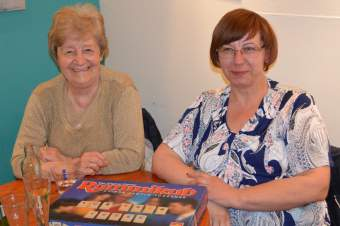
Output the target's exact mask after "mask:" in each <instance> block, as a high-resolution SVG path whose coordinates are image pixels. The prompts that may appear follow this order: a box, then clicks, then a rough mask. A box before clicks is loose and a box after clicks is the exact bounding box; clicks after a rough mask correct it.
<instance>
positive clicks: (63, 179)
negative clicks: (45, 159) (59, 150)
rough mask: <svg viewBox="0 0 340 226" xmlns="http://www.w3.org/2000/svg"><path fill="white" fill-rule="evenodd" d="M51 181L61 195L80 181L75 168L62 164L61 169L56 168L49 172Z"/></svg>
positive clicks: (68, 164)
mask: <svg viewBox="0 0 340 226" xmlns="http://www.w3.org/2000/svg"><path fill="white" fill-rule="evenodd" d="M50 176H51V179H52V180H53V181H54V182H55V184H56V187H57V190H58V193H59V194H62V193H64V192H65V191H66V190H67V189H69V188H70V187H71V186H72V185H73V184H74V183H75V182H76V180H77V179H81V178H82V176H81V175H80V174H79V172H78V169H77V166H76V165H74V164H72V163H71V162H69V163H64V164H63V166H62V167H56V168H54V169H52V170H51V171H50Z"/></svg>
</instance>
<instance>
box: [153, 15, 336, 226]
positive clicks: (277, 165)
mask: <svg viewBox="0 0 340 226" xmlns="http://www.w3.org/2000/svg"><path fill="white" fill-rule="evenodd" d="M277 52H278V47H277V39H276V37H275V34H274V32H273V30H272V28H271V26H270V25H269V23H268V22H267V21H266V19H264V18H263V17H261V16H260V15H258V14H256V13H255V12H252V11H249V10H246V9H236V10H233V11H231V12H228V13H227V14H225V15H224V16H223V17H222V19H221V20H220V21H219V23H218V24H217V26H216V27H215V30H214V32H213V36H212V42H211V48H210V58H211V61H212V63H213V64H214V65H215V66H216V67H218V68H220V69H221V70H222V72H223V74H224V76H225V78H226V79H227V80H228V81H229V84H228V85H227V86H226V87H225V88H223V89H221V90H212V91H207V92H203V93H202V94H201V95H200V96H199V97H198V98H197V99H196V101H195V102H194V103H193V104H192V105H191V106H190V107H189V108H187V109H186V110H185V111H184V113H183V115H182V117H181V118H180V120H179V122H178V124H177V125H176V126H175V127H174V128H173V130H172V131H171V132H170V134H169V135H168V136H167V137H166V139H165V140H164V141H163V144H161V146H160V147H159V148H158V149H157V151H156V153H155V155H154V157H153V172H154V173H156V174H157V175H158V176H159V177H161V178H163V179H165V180H167V181H168V182H172V183H181V184H198V185H202V186H205V187H206V188H207V190H208V198H209V202H208V209H209V214H210V218H211V225H212V226H217V225H218V226H224V225H229V224H231V225H240V226H241V225H242V226H244V225H252V226H253V225H327V224H328V212H327V206H326V203H325V201H324V199H325V197H326V195H327V191H328V186H329V177H330V175H329V174H330V172H329V159H328V137H327V132H326V128H325V124H324V122H323V120H322V117H321V115H320V113H319V111H318V109H317V107H316V105H315V102H314V99H313V97H312V96H311V95H310V94H308V93H307V92H305V91H303V90H300V89H292V88H288V87H285V86H283V85H281V84H280V83H278V82H276V81H274V80H271V79H269V78H267V77H266V72H267V71H268V70H269V68H270V67H271V66H272V64H273V63H274V62H275V60H276V58H277Z"/></svg>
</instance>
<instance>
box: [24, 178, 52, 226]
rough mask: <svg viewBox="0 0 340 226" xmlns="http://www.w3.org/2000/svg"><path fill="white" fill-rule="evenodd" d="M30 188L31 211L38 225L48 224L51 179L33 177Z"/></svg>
mask: <svg viewBox="0 0 340 226" xmlns="http://www.w3.org/2000/svg"><path fill="white" fill-rule="evenodd" d="M31 188H32V189H31V190H30V191H28V194H29V196H30V198H31V202H32V207H33V212H34V216H35V220H36V224H37V225H38V226H47V225H48V219H49V218H48V216H49V209H50V192H51V181H50V179H49V178H42V177H41V178H35V179H34V180H33V181H32V187H31Z"/></svg>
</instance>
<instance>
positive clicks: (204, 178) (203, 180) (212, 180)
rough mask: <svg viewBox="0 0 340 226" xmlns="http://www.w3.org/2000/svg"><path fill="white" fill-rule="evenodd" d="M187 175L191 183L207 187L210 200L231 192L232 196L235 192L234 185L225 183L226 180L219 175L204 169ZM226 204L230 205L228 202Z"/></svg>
mask: <svg viewBox="0 0 340 226" xmlns="http://www.w3.org/2000/svg"><path fill="white" fill-rule="evenodd" d="M187 176H188V177H189V178H190V180H191V181H190V182H189V183H190V184H197V185H201V186H204V187H206V188H207V191H208V197H209V200H213V201H217V200H220V199H221V196H225V195H226V194H230V196H231V198H232V196H233V193H234V192H235V189H234V188H233V187H231V186H230V185H228V184H226V183H224V181H223V180H222V179H220V178H218V177H217V176H210V175H209V174H207V173H205V172H202V171H193V172H189V173H187ZM226 200H228V199H226ZM229 200H231V199H229ZM225 206H228V204H227V203H226V205H225Z"/></svg>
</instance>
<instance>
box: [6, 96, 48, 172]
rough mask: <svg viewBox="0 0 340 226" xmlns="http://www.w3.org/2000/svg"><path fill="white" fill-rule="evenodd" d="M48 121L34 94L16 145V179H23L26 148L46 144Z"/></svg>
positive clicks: (14, 153)
mask: <svg viewBox="0 0 340 226" xmlns="http://www.w3.org/2000/svg"><path fill="white" fill-rule="evenodd" d="M46 134H47V120H46V115H45V112H44V109H43V107H42V105H41V103H40V101H39V98H38V96H37V95H35V94H34V93H33V94H32V95H31V96H30V98H29V100H28V102H27V105H26V108H25V112H24V116H23V119H22V122H21V125H20V128H19V132H18V135H17V139H16V142H15V145H14V149H13V153H12V159H11V165H12V170H13V173H14V175H15V176H16V177H18V178H21V177H22V173H21V164H22V161H23V159H24V157H25V153H24V146H25V145H27V144H32V145H34V146H38V147H40V146H42V145H43V144H44V143H45V142H46Z"/></svg>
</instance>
